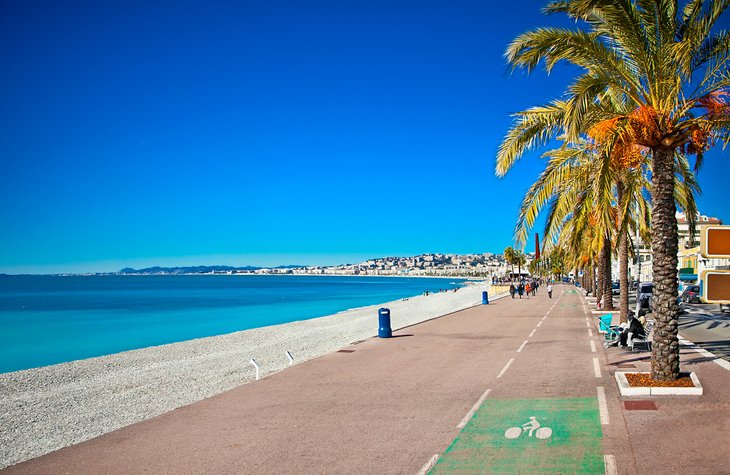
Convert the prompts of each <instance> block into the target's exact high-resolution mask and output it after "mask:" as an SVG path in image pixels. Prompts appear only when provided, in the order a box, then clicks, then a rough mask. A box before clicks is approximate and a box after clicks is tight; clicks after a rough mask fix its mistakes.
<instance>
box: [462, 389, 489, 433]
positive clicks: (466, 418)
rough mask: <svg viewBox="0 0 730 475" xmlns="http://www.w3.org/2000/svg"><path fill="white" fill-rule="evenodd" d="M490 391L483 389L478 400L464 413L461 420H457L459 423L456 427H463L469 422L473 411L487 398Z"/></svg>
mask: <svg viewBox="0 0 730 475" xmlns="http://www.w3.org/2000/svg"><path fill="white" fill-rule="evenodd" d="M491 391H492V390H491V389H487V390H486V391H484V394H482V396H481V397H480V398H479V400H478V401H477V402H476V404H474V405H473V406H472V408H471V409H469V412H467V413H466V415H465V416H464V418H463V419H462V420H461V422H459V425H458V426H456V428H457V429H463V428H464V427H466V424H467V423H469V421H470V420H471V418H472V417H473V416H474V413H475V412H477V410H478V409H479V407H480V406H481V405H482V403H483V402H484V400H485V399H486V398H487V396H489V393H490V392H491Z"/></svg>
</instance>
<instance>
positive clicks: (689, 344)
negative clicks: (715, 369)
mask: <svg viewBox="0 0 730 475" xmlns="http://www.w3.org/2000/svg"><path fill="white" fill-rule="evenodd" d="M678 339H679V344H680V345H685V346H687V347H689V348H690V349H692V350H695V351H696V352H697V353H699V354H701V355H702V356H704V357H705V358H714V359H713V360H712V361H714V362H715V363H717V364H718V365H720V366H721V367H723V368H725V369H726V370H728V371H730V362H728V361H725V360H724V359H722V358H720V357H719V356H717V355H715V354H713V353H710V352H709V351H707V350H705V349H704V348H700V347H699V346H697V345H696V344H695V343H693V342H691V341H689V340H687V339H685V338H682V337H681V336H680V337H678Z"/></svg>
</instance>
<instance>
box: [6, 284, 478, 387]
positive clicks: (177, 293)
mask: <svg viewBox="0 0 730 475" xmlns="http://www.w3.org/2000/svg"><path fill="white" fill-rule="evenodd" d="M463 282H464V279H434V278H417V277H367V276H292V275H92V276H81V275H78V276H50V275H17V276H14V275H0V373H6V372H10V371H17V370H22V369H29V368H36V367H40V366H47V365H52V364H56V363H63V362H67V361H74V360H79V359H84V358H90V357H94V356H102V355H109V354H113V353H118V352H121V351H126V350H133V349H137V348H146V347H149V346H155V345H162V344H166V343H173V342H179V341H185V340H190V339H194V338H201V337H207V336H213V335H222V334H225V333H231V332H235V331H239V330H248V329H251V328H259V327H264V326H269V325H278V324H282V323H288V322H292V321H297V320H307V319H310V318H316V317H321V316H325V315H331V314H334V313H337V312H340V311H343V310H347V309H351V308H357V307H363V306H368V305H374V304H378V303H383V302H388V301H392V300H398V299H402V298H406V297H411V296H414V295H420V294H422V293H423V292H425V291H429V292H437V291H439V290H441V289H452V288H455V287H459V286H462V285H463ZM375 319H377V315H374V321H376V320H375Z"/></svg>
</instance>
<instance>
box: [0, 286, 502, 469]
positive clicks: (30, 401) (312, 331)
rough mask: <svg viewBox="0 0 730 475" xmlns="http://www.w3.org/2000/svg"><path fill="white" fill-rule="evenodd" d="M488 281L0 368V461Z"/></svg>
mask: <svg viewBox="0 0 730 475" xmlns="http://www.w3.org/2000/svg"><path fill="white" fill-rule="evenodd" d="M488 289H489V284H488V283H486V282H483V283H478V284H471V285H466V286H464V287H461V288H459V289H458V290H457V291H448V292H440V293H434V294H431V295H429V296H423V295H420V296H415V297H409V298H404V299H400V300H395V301H391V302H387V303H383V304H377V305H370V306H366V307H361V308H356V309H350V310H347V311H343V312H339V313H336V314H334V315H328V316H324V317H318V318H314V319H309V320H300V321H295V322H290V323H286V324H282V325H275V326H269V327H261V328H255V329H251V330H244V331H239V332H234V333H229V334H225V335H218V336H212V337H206V338H199V339H194V340H188V341H183V342H178V343H171V344H167V345H161V346H155V347H149V348H142V349H137V350H131V351H125V352H122V353H117V354H113V355H107V356H101V357H96V358H89V359H85V360H79V361H72V362H68V363H61V364H57V365H52V366H45V367H41V368H34V369H28V370H22V371H15V372H11V373H4V374H0V468H3V467H6V466H9V465H13V464H16V463H19V462H22V461H24V460H28V459H31V458H34V457H37V456H40V455H43V454H45V453H48V452H51V451H53V450H57V449H60V448H62V447H65V446H68V445H72V444H76V443H79V442H82V441H84V440H88V439H90V438H93V437H96V436H99V435H101V434H104V433H107V432H110V431H113V430H116V429H119V428H121V427H125V426H127V425H130V424H133V423H135V422H140V421H142V420H146V419H149V418H152V417H155V416H158V415H160V414H163V413H165V412H168V411H171V410H173V409H176V408H178V407H181V406H184V405H187V404H191V403H193V402H196V401H199V400H201V399H205V398H208V397H211V396H214V395H216V394H219V393H221V392H224V391H227V390H229V389H232V388H234V387H236V386H239V385H241V384H245V383H248V382H251V381H253V380H255V370H254V368H253V366H252V365H251V364H250V360H251V359H252V358H255V359H256V361H257V363H258V364H259V366H260V372H261V376H262V377H265V376H266V375H269V374H273V373H275V372H278V371H281V370H283V369H285V368H286V367H287V366H288V365H289V361H288V358H287V356H286V353H285V352H286V351H289V352H291V354H292V355H293V357H294V364H297V363H300V362H303V361H307V360H310V359H313V358H316V357H319V356H322V355H325V354H328V353H331V352H333V351H337V350H338V349H340V348H342V347H344V346H347V345H349V344H350V343H353V342H356V341H360V340H364V339H367V338H370V337H373V336H375V335H376V334H377V327H378V318H377V309H378V308H379V307H382V306H387V307H388V308H390V310H391V323H392V327H393V329H394V330H396V329H399V328H404V327H407V326H411V325H414V324H416V323H420V322H422V321H426V320H430V319H433V318H436V317H440V316H443V315H446V314H449V313H453V312H455V311H458V310H462V309H465V308H469V307H472V306H475V305H479V304H480V303H481V295H482V294H481V293H482V291H483V290H488Z"/></svg>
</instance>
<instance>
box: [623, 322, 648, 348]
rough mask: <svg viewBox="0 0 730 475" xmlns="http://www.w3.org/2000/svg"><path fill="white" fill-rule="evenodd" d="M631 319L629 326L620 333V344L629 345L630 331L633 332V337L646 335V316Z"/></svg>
mask: <svg viewBox="0 0 730 475" xmlns="http://www.w3.org/2000/svg"><path fill="white" fill-rule="evenodd" d="M630 320H631V321H630V322H629V328H627V329H626V330H624V331H622V332H621V335H619V340H618V346H628V345H627V342H628V338H629V333H631V338H637V337H638V338H644V337H645V336H646V332H645V331H644V322H645V321H646V320H645V319H644V317H639V318H631V319H630Z"/></svg>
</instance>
